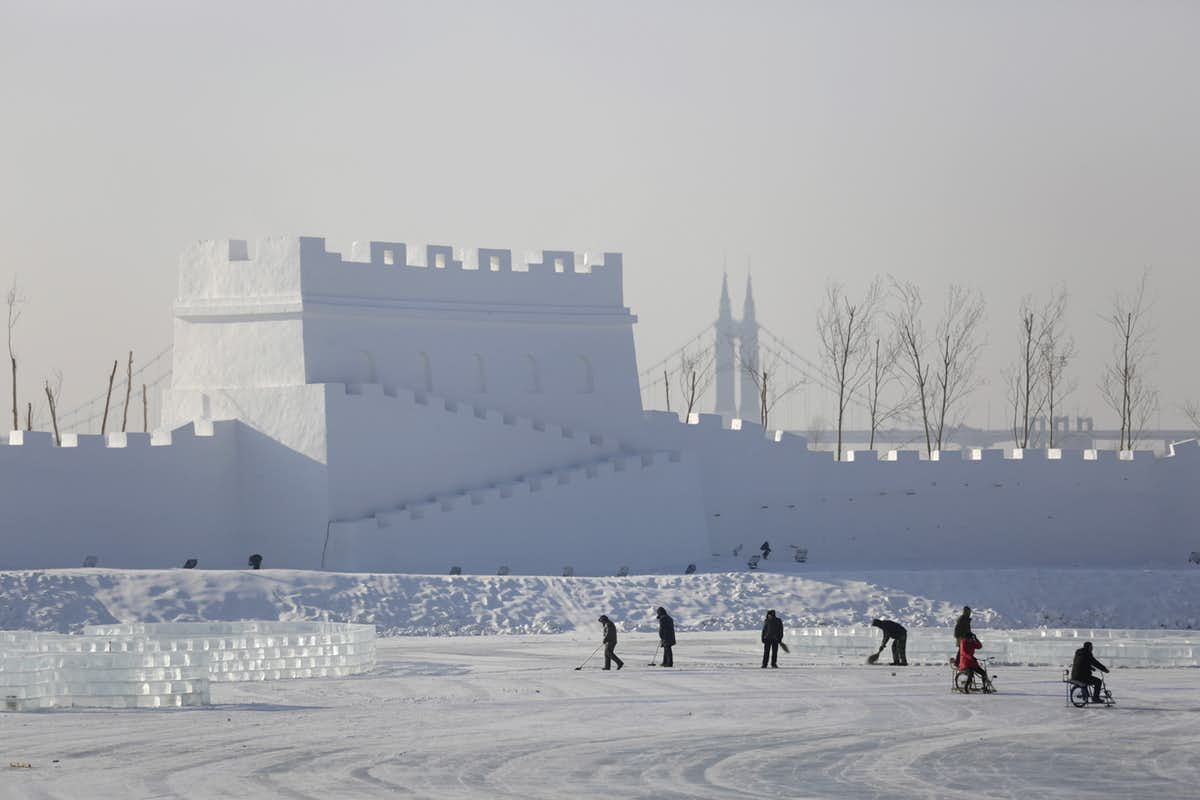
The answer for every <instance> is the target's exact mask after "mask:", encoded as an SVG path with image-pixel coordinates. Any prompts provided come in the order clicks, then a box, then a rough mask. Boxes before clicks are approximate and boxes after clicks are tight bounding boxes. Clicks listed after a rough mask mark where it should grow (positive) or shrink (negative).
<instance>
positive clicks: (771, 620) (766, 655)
mask: <svg viewBox="0 0 1200 800" xmlns="http://www.w3.org/2000/svg"><path fill="white" fill-rule="evenodd" d="M782 641H783V620H781V619H780V618H779V617H777V616H775V611H774V610H771V611H768V612H767V618H766V619H765V620H763V629H762V642H763V663H762V668H763V669H766V668H767V661H768V660H769V661H770V662H771V668H772V669H776V668H778V667H779V664H777V663H776V661H778V660H779V643H780V642H782Z"/></svg>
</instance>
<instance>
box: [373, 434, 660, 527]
mask: <svg viewBox="0 0 1200 800" xmlns="http://www.w3.org/2000/svg"><path fill="white" fill-rule="evenodd" d="M681 459H682V455H681V454H680V453H679V451H646V452H640V453H637V452H635V453H619V454H616V455H610V456H606V457H603V458H598V459H595V460H593V461H585V462H582V463H574V464H565V465H563V466H561V467H557V468H554V469H548V470H545V471H542V472H537V473H532V474H528V475H516V476H514V477H513V478H512V479H510V480H506V481H499V482H496V483H490V484H487V485H485V486H479V487H476V488H472V489H466V490H463V491H456V492H448V493H445V494H439V495H436V496H433V497H429V498H426V499H425V500H421V501H417V502H413V503H406V504H404V505H402V506H399V507H397V508H396V509H395V510H392V511H382V512H378V513H375V514H372V515H371V516H370V517H366V518H364V519H374V520H375V522H376V524H377V525H378V527H380V528H388V527H392V526H393V525H396V524H399V523H405V522H409V521H411V520H419V519H423V518H425V517H428V516H432V515H435V514H441V513H446V512H451V511H454V510H455V509H457V508H463V507H466V506H479V505H483V504H484V503H495V502H499V501H502V500H505V499H507V498H510V497H514V496H517V495H526V494H536V493H538V492H544V491H552V490H553V489H554V488H555V487H557V486H567V485H570V484H573V483H578V482H580V481H587V480H593V479H596V478H600V477H603V476H604V475H610V474H614V473H621V472H628V471H633V470H640V469H648V468H650V467H653V466H655V464H664V463H678V462H679V461H680V460H681Z"/></svg>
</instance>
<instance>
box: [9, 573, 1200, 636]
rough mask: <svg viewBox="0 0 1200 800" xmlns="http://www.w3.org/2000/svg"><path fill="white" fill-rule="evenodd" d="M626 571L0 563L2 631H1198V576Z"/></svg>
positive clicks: (474, 632) (386, 633)
mask: <svg viewBox="0 0 1200 800" xmlns="http://www.w3.org/2000/svg"><path fill="white" fill-rule="evenodd" d="M705 566H706V567H709V568H712V569H714V570H716V569H721V570H726V571H708V572H701V573H698V574H695V575H687V576H681V575H640V576H631V577H628V578H582V577H580V578H558V577H530V576H505V577H499V576H479V575H464V576H454V577H450V576H440V575H432V576H431V575H394V574H377V575H370V574H368V575H361V574H348V573H331V572H302V571H291V570H262V571H258V572H251V571H235V570H225V571H219V570H178V569H177V570H157V571H154V570H127V571H122V570H103V569H93V570H87V569H73V570H34V571H12V572H0V629H32V630H48V631H62V632H72V631H78V630H79V629H80V628H81V627H82V626H83V625H85V624H102V623H113V622H173V621H195V620H240V619H280V620H333V621H339V622H362V623H371V624H374V625H376V626H378V628H379V630H380V632H381V633H383V634H384V635H394V634H401V635H403V634H409V635H431V634H432V635H461V634H481V633H482V634H493V633H505V634H522V633H561V632H569V631H574V630H579V629H584V630H587V631H591V630H592V628H593V627H594V625H595V620H596V617H597V616H599V615H600V614H601V613H607V614H608V615H609V616H611V617H612V618H613V619H614V620H617V621H618V624H619V625H621V627H622V628H623V629H624V630H639V631H649V630H653V629H654V626H655V624H656V623H655V621H654V615H653V609H654V608H655V607H656V606H659V605H662V606H666V607H667V608H668V609H670V611H671V613H672V614H673V615H674V617H675V620H676V623H677V624H678V626H679V627H680V628H681V629H683V630H748V629H754V628H757V627H758V626H759V625H760V624H761V621H762V615H763V612H764V611H765V610H766V609H768V608H775V609H778V610H779V611H780V613H781V614H782V615H783V616H784V617H785V618H786V620H787V624H788V625H790V626H813V625H854V624H859V625H861V624H863V623H864V622H869V621H870V619H871V618H872V617H888V618H891V619H895V620H899V621H901V622H903V623H904V624H906V625H919V626H925V627H936V626H945V625H950V624H952V623H953V621H954V618H955V616H957V614H958V612H959V611H960V610H961V608H962V606H963V605H964V604H966V605H970V606H972V607H973V608H974V609H975V618H976V620H977V621H978V623H979V624H981V625H984V626H986V627H992V628H999V627H1005V628H1032V627H1038V626H1048V627H1109V628H1170V629H1197V628H1200V569H1190V570H1153V571H1149V570H1089V569H1074V570H1050V569H1043V570H1039V569H1022V570H1018V569H1013V570H983V569H980V570H912V571H879V570H872V571H859V572H853V573H851V572H838V573H831V572H814V571H809V570H805V569H803V567H801V566H800V565H793V564H787V563H778V564H774V563H773V564H772V565H771V569H772V570H783V571H778V572H777V571H770V572H755V573H750V572H745V571H741V572H731V571H727V570H730V569H732V568H733V564H732V562H730V563H722V562H716V563H714V564H710V565H705Z"/></svg>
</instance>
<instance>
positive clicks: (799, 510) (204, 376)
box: [0, 237, 1200, 575]
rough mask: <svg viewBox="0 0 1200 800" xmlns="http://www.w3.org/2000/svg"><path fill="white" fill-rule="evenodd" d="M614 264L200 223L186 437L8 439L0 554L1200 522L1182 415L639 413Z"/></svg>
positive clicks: (908, 561)
mask: <svg viewBox="0 0 1200 800" xmlns="http://www.w3.org/2000/svg"><path fill="white" fill-rule="evenodd" d="M622 269H623V263H622V258H621V256H620V255H619V254H615V253H605V254H603V256H600V257H593V256H590V255H585V254H577V253H575V252H572V251H567V250H550V251H541V252H539V253H537V254H535V255H532V256H528V257H525V258H515V257H514V256H513V254H512V252H511V251H509V250H504V249H493V248H480V249H477V250H473V251H464V250H459V249H456V248H453V247H450V246H445V245H430V246H423V247H417V246H413V245H407V244H403V243H399V242H370V243H368V244H364V245H361V246H355V247H354V248H353V249H352V250H351V252H350V253H349V254H348V255H342V254H339V253H334V252H330V250H329V249H328V248H327V247H326V244H325V242H324V240H323V239H317V238H307V237H274V238H268V239H261V240H258V241H255V242H247V241H242V240H228V241H216V242H202V243H199V244H197V245H195V246H193V247H191V248H189V249H188V250H186V251H185V253H184V254H183V257H182V259H181V263H180V272H179V290H178V296H177V298H176V303H175V322H174V337H175V346H174V353H173V361H174V368H173V374H172V384H171V388H170V389H169V390H168V391H167V392H166V393H165V395H164V398H163V420H162V423H163V427H164V430H174V431H175V433H174V436H173V439H172V444H171V445H169V446H155V443H156V442H158V441H163V439H161V438H160V439H155V440H150V439H147V438H145V437H142V438H139V437H137V436H132V435H131V436H130V437H125V438H124V439H121V440H120V441H121V442H124V445H125V446H124V447H120V446H118V445H117V444H116V443H115V440H113V439H109V440H100V439H98V438H96V437H79V439H78V440H77V441H75V442H64V445H67V446H64V447H62V448H58V447H54V446H53V445H52V443H51V442H50V440H49V438H48V435H46V434H29V435H28V437H29V438H28V439H24V438H22V437H19V436H18V437H16V438H15V439H14V441H22V442H25V443H24V444H21V445H20V446H14V445H10V446H7V447H5V446H0V478H2V479H3V480H0V502H2V503H3V504H4V506H5V508H6V510H7V512H8V522H9V523H10V525H9V526H8V528H7V529H8V530H10V531H13V532H14V533H13V534H10V537H9V539H10V541H9V542H8V543H7V546H6V547H5V548H4V549H3V550H2V551H0V565H3V566H7V567H50V566H76V565H78V564H79V563H81V561H82V559H83V557H84V556H85V555H97V556H99V557H100V560H101V563H102V564H105V565H108V566H118V567H150V566H154V567H161V566H164V565H170V564H178V563H181V562H182V560H183V559H185V558H189V557H195V558H199V559H200V561H201V565H202V566H206V567H217V568H232V567H242V566H244V565H245V563H246V558H247V556H248V555H249V554H250V553H253V552H258V553H262V554H264V555H265V556H266V564H267V566H278V567H295V568H301V569H313V568H324V569H334V570H347V571H351V570H353V571H357V570H370V571H398V572H404V571H407V572H416V571H420V572H439V573H444V572H446V571H448V570H449V569H450V568H451V567H454V566H458V567H461V568H462V569H463V570H464V571H468V572H495V571H497V570H498V569H499V568H501V567H507V568H508V569H509V570H511V571H512V572H513V573H516V574H521V573H525V574H531V573H533V574H536V573H547V572H553V573H556V574H557V573H558V572H560V571H561V570H563V568H565V567H571V568H572V569H573V570H574V571H575V572H576V573H577V574H581V575H583V574H612V573H613V572H615V571H617V570H618V569H620V568H621V567H625V566H627V567H629V568H630V570H631V571H660V570H661V571H677V570H682V569H683V568H684V567H685V566H686V565H687V564H688V563H689V562H701V561H702V560H703V559H704V558H705V557H707V556H708V555H709V554H711V553H716V554H721V555H727V554H729V553H730V552H732V551H733V550H734V549H735V548H737V547H739V546H742V547H743V548H744V554H745V555H749V554H750V553H752V552H754V551H755V550H756V549H757V548H758V546H759V544H761V543H762V542H763V541H764V540H766V541H769V542H771V544H772V546H773V547H774V548H775V555H774V556H773V557H775V558H779V557H783V558H790V557H791V555H792V553H791V551H790V550H789V548H788V546H789V545H791V546H794V547H796V548H802V549H804V550H806V551H807V553H808V559H809V561H810V562H811V563H812V564H814V565H815V566H839V567H845V566H850V567H855V566H861V567H897V566H904V567H936V566H947V567H950V566H958V567H964V566H972V565H979V564H987V565H991V566H997V565H1004V566H1043V565H1044V566H1071V565H1087V566H1165V565H1182V564H1183V563H1186V561H1187V558H1188V554H1189V553H1190V552H1191V551H1196V550H1200V540H1197V538H1196V534H1195V531H1196V530H1200V524H1198V523H1200V510H1198V509H1197V506H1196V504H1194V503H1190V502H1188V500H1189V498H1190V493H1191V491H1192V488H1191V487H1193V486H1195V485H1197V482H1198V480H1200V453H1198V451H1197V448H1196V446H1195V444H1194V443H1190V444H1187V445H1181V446H1178V447H1176V448H1175V449H1174V450H1173V452H1172V453H1171V454H1170V456H1169V457H1166V458H1162V459H1154V458H1153V457H1152V456H1151V455H1150V454H1149V453H1127V454H1121V455H1120V456H1118V455H1117V454H1115V453H1108V452H1100V453H1095V452H1090V451H1089V452H1083V453H1068V452H1050V453H1033V452H1030V453H1023V454H1012V453H1009V454H1005V453H1001V452H999V451H983V452H980V451H968V452H965V453H957V452H955V453H943V454H938V456H937V457H936V458H935V459H932V460H925V459H922V458H921V457H920V456H919V455H918V454H916V453H914V452H900V453H882V454H866V453H856V454H854V457H853V459H852V460H847V461H843V462H835V461H833V460H832V459H831V458H830V456H829V454H827V453H817V452H812V451H809V450H808V448H807V443H806V442H805V440H804V439H803V438H802V437H797V436H791V435H785V434H781V433H778V432H775V431H763V430H762V429H761V428H760V427H759V426H757V425H754V424H752V423H749V422H745V421H742V420H728V419H726V420H723V419H721V418H720V417H716V416H711V415H696V416H695V417H694V418H693V419H691V420H688V421H687V423H683V422H680V421H679V420H678V419H677V418H676V417H675V416H674V415H670V414H662V413H658V412H644V411H643V410H642V408H641V401H640V392H639V388H638V374H637V363H636V357H635V353H634V346H633V324H634V323H635V322H636V318H635V317H634V315H633V314H631V313H630V311H629V309H628V308H627V307H625V305H624V297H623V290H622ZM209 430H211V431H212V435H211V436H207V437H206V435H205V434H206V433H207V432H208V431H209ZM72 444H73V445H74V446H73V447H72V446H70V445H72ZM1016 455H1020V456H1022V457H1020V458H1018V457H1014V456H1016ZM64 498H69V499H70V502H64Z"/></svg>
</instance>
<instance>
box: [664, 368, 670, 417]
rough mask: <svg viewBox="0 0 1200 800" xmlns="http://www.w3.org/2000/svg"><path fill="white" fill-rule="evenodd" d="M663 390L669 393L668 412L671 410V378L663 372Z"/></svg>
mask: <svg viewBox="0 0 1200 800" xmlns="http://www.w3.org/2000/svg"><path fill="white" fill-rule="evenodd" d="M663 390H664V391H665V392H666V393H667V411H670V410H671V377H670V376H669V375H667V371H666V370H665V369H664V370H663Z"/></svg>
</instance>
